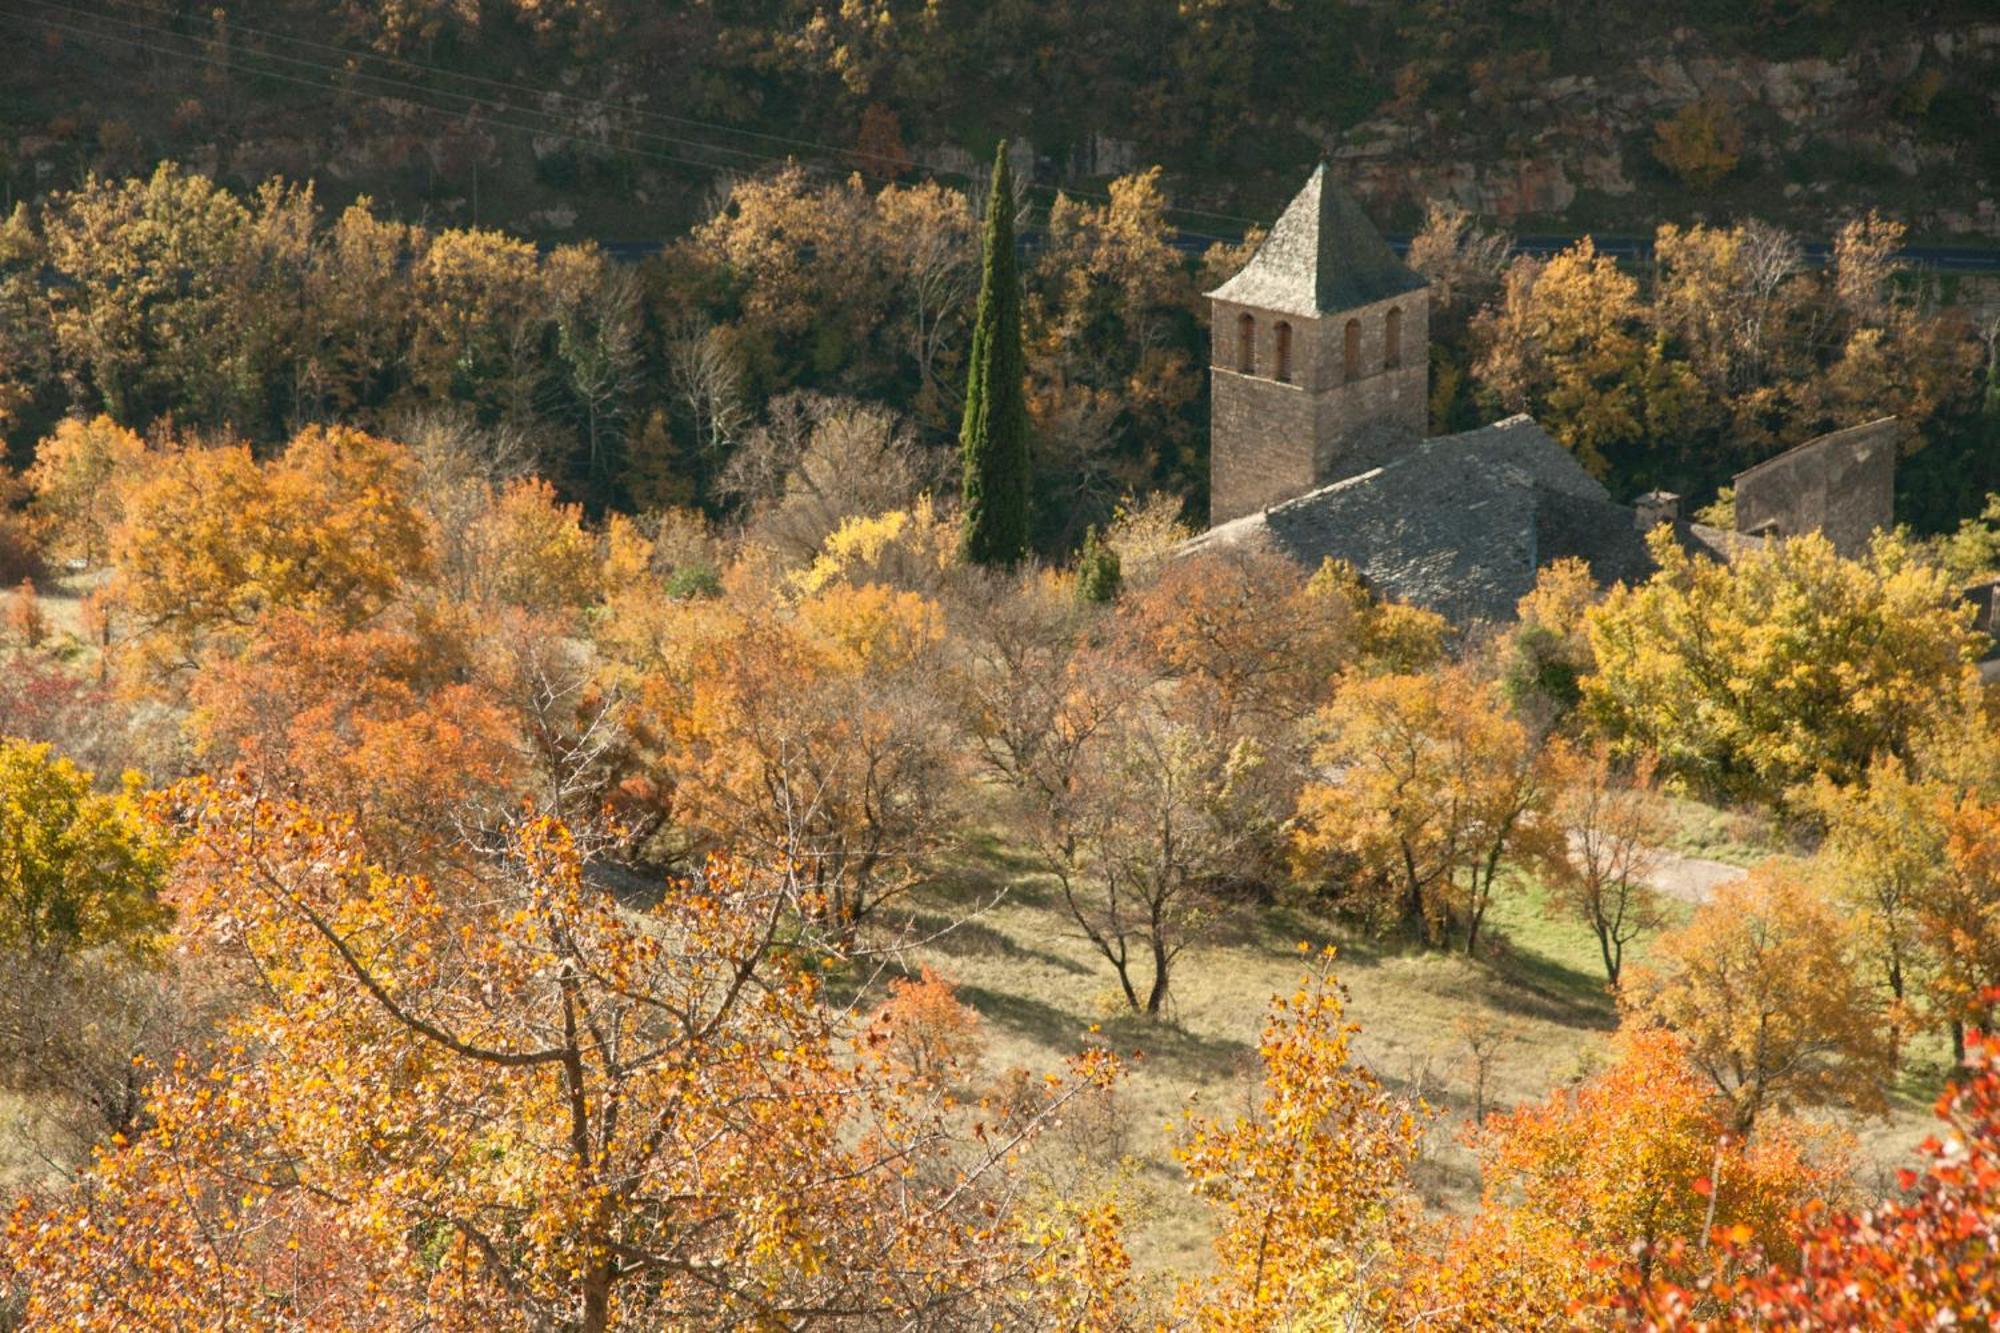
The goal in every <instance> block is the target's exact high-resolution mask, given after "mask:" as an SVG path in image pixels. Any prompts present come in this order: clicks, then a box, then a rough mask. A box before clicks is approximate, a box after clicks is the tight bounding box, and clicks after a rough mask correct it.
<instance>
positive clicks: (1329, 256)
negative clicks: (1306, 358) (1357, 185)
mask: <svg viewBox="0 0 2000 1333" xmlns="http://www.w3.org/2000/svg"><path fill="white" fill-rule="evenodd" d="M1422 286H1424V280H1423V279H1422V278H1421V277H1419V276H1418V275H1417V274H1416V273H1414V272H1412V271H1411V270H1410V269H1409V268H1408V267H1407V266H1406V265H1404V263H1403V261H1402V260H1400V259H1398V258H1396V252H1395V251H1394V250H1391V249H1390V248H1389V243H1388V242H1387V241H1385V240H1383V239H1382V233H1380V232H1378V231H1376V230H1375V225H1374V224H1373V223H1371V222H1370V221H1369V220H1368V215H1367V214H1366V213H1363V212H1362V211H1361V205H1360V204H1358V203H1356V202H1355V201H1354V197H1353V196H1352V195H1350V194H1348V193H1347V191H1345V190H1343V189H1341V188H1340V186H1339V185H1337V184H1335V183H1334V182H1333V181H1332V180H1329V179H1328V178H1327V173H1326V164H1325V163H1323V162H1322V163H1321V164H1320V165H1319V167H1318V168H1317V169H1316V170H1315V171H1314V172H1313V174H1312V179H1310V180H1308V181H1307V182H1306V184H1305V188H1304V189H1302V190H1300V191H1299V192H1298V195H1297V196H1296V197H1295V198H1294V199H1293V200H1292V202H1291V203H1290V204H1289V205H1287V206H1286V208H1285V211H1284V213H1283V215H1282V216H1280V217H1279V218H1278V220H1277V222H1276V223H1275V224H1273V225H1272V227H1271V234H1270V235H1269V236H1266V237H1265V238H1264V243H1263V244H1262V245H1260V246H1258V247H1257V253H1256V254H1254V255H1252V256H1251V257H1250V262H1249V263H1247V264H1245V265H1244V266H1243V267H1242V269H1241V270H1239V271H1238V272H1237V274H1236V276H1235V277H1233V278H1231V279H1230V280H1229V281H1227V282H1225V283H1223V284H1222V285H1221V286H1220V287H1217V288H1216V289H1215V290H1214V291H1212V292H1210V293H1209V295H1210V296H1211V297H1214V298H1215V299H1217V300H1220V301H1234V302H1236V303H1238V304H1239V305H1247V306H1254V307H1256V308H1257V309H1260V310H1272V311H1276V312H1278V313H1280V314H1286V315H1302V316H1305V317H1308V318H1312V317H1317V316H1319V315H1325V314H1331V313H1333V312H1336V311H1341V310H1353V309H1355V308H1356V307H1358V306H1364V305H1370V304H1372V303H1374V302H1376V301H1386V300H1388V299H1389V298H1390V297H1392V296H1400V295H1402V294H1403V293H1404V292H1412V291H1416V290H1417V289H1418V288H1420V287H1422Z"/></svg>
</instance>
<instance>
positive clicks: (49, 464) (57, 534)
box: [22, 415, 146, 565]
mask: <svg viewBox="0 0 2000 1333" xmlns="http://www.w3.org/2000/svg"><path fill="white" fill-rule="evenodd" d="M145 459H146V446H145V443H144V441H142V440H140V438H139V437H138V436H137V435H134V434H133V433H132V432H131V431H129V430H126V429H125V428H124V427H123V426H120V425H119V424H118V423H117V422H115V421H113V420H112V419H111V418H110V417H108V416H102V415H100V416H98V417H96V418H95V419H93V420H90V421H85V420H83V419H82V418H80V417H70V418H67V419H66V420H64V421H63V423H62V424H61V425H59V426H57V427H56V429H55V432H54V433H53V434H51V435H49V436H48V437H47V438H45V439H44V440H43V441H42V442H41V443H40V444H38V445H36V446H35V464H34V466H33V467H31V468H29V469H28V471H27V474H26V475H25V476H24V477H23V478H22V479H23V480H24V481H26V482H27V484H28V487H29V489H30V490H31V491H33V492H34V507H35V509H36V511H37V512H38V513H39V514H40V515H41V516H42V517H43V519H44V520H45V521H46V522H47V523H48V524H49V526H50V529H51V532H50V535H51V537H52V539H53V540H52V546H53V548H54V549H55V551H56V552H57V553H58V554H63V555H74V556H76V557H78V558H80V559H82V560H83V561H84V562H85V563H87V564H91V565H95V564H97V563H99V562H100V561H102V560H103V559H104V557H105V555H106V553H107V552H108V550H109V547H110V539H111V533H112V531H113V530H114V529H115V528H117V526H118V524H119V521H120V519H121V518H122V516H123V512H124V508H123V495H124V491H125V488H127V487H129V486H132V485H134V484H136V483H137V482H138V480H139V479H140V474H141V469H142V467H143V465H144V462H145Z"/></svg>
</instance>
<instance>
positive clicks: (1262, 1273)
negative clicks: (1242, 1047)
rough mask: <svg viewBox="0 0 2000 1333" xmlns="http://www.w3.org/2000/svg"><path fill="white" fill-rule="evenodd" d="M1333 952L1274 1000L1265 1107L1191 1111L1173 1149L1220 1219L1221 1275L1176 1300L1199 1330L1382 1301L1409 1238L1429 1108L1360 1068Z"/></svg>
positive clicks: (1191, 1281)
mask: <svg viewBox="0 0 2000 1333" xmlns="http://www.w3.org/2000/svg"><path fill="white" fill-rule="evenodd" d="M1332 956H1333V951H1332V950H1331V949H1329V950H1327V951H1326V952H1325V953H1324V954H1323V955H1322V956H1321V958H1320V959H1319V961H1318V962H1317V963H1316V964H1315V965H1314V966H1313V967H1312V968H1311V970H1309V971H1308V973H1307V974H1306V976H1305V977H1304V978H1303V979H1302V980H1301V982H1300V984H1299V986H1298V988H1297V989H1296V990H1295V991H1293V993H1292V994H1290V995H1281V996H1278V997H1276V998H1274V999H1273V1000H1272V1003H1271V1010H1270V1016H1269V1018H1268V1020H1267V1021H1266V1023H1265V1025H1264V1032H1263V1037H1262V1039H1261V1040H1260V1041H1259V1043H1258V1048H1257V1052H1258V1055H1259V1057H1260V1058H1261V1059H1262V1061H1263V1065H1264V1077H1263V1086H1262V1087H1261V1089H1259V1096H1258V1103H1257V1107H1256V1110H1255V1112H1254V1113H1253V1114H1248V1115H1243V1116H1240V1117H1237V1118H1235V1119H1233V1120H1226V1121H1225V1120H1216V1119H1209V1118H1206V1117H1195V1116H1190V1117H1189V1119H1188V1123H1187V1126H1186V1130H1185V1137H1184V1139H1183V1141H1182V1142H1181V1144H1180V1145H1179V1146H1178V1147H1177V1148H1176V1149H1175V1152H1174V1155H1175V1157H1176V1159H1177V1160H1179V1162H1180V1163H1181V1166H1182V1167H1183V1169H1185V1170H1186V1171H1187V1173H1188V1177H1189V1179H1190V1181H1191V1183H1192V1185H1193V1188H1194V1193H1195V1196H1196V1197H1197V1198H1200V1199H1201V1200H1203V1201H1204V1202H1205V1203H1207V1204H1209V1205H1210V1207H1211V1208H1213V1209H1215V1211H1216V1213H1217V1214H1218V1217H1217V1221H1218V1224H1219V1229H1218V1234H1217V1236H1216V1240H1215V1251H1216V1258H1217V1260H1218V1264H1217V1269H1216V1272H1215V1273H1214V1274H1213V1275H1212V1276H1209V1277H1200V1278H1187V1279H1184V1280H1183V1281H1182V1282H1181V1284H1180V1291H1179V1296H1178V1300H1177V1305H1178V1307H1179V1310H1180V1312H1181V1313H1182V1314H1183V1316H1185V1317H1186V1318H1187V1319H1188V1320H1189V1322H1190V1323H1192V1325H1193V1326H1194V1327H1196V1328H1200V1329H1209V1330H1241V1331H1242V1333H1250V1331H1251V1330H1257V1329H1268V1328H1276V1327H1287V1326H1290V1325H1291V1324H1292V1323H1293V1322H1294V1321H1299V1320H1302V1319H1304V1318H1305V1317H1307V1316H1309V1315H1310V1314H1312V1313H1313V1312H1315V1311H1339V1312H1341V1314H1342V1316H1343V1317H1344V1318H1349V1319H1353V1318H1357V1317H1366V1316H1367V1315H1368V1314H1370V1313H1371V1312H1374V1311H1378V1310H1379V1309H1380V1308H1381V1306H1382V1305H1384V1304H1386V1300H1387V1295H1388V1290H1389V1285H1390V1284H1389V1283H1388V1282H1387V1281H1384V1280H1381V1278H1380V1276H1379V1275H1378V1272H1377V1270H1378V1269H1379V1267H1380V1266H1381V1264H1382V1262H1383V1259H1384V1256H1385V1251H1389V1250H1391V1249H1393V1247H1394V1246H1395V1245H1396V1244H1397V1243H1398V1242H1399V1241H1401V1240H1404V1239H1406V1238H1407V1236H1408V1234H1409V1227H1410V1223H1411V1215H1410V1212H1409V1196H1408V1190H1409V1179H1408V1172H1409V1168H1410V1164H1411V1163H1412V1162H1413V1161H1414V1160H1415V1159H1416V1155H1417V1148H1418V1142H1419V1139H1420V1137H1421V1134H1422V1121H1423V1119H1424V1117H1425V1116H1426V1114H1427V1108H1425V1107H1423V1106H1422V1105H1421V1104H1419V1105H1415V1106H1411V1105H1407V1104H1399V1103H1398V1102H1397V1100H1396V1099H1394V1098H1392V1097H1391V1096H1390V1095H1389V1094H1388V1093H1387V1092H1386V1091H1384V1089H1383V1088H1382V1086H1381V1084H1380V1083H1378V1082H1377V1081H1376V1079H1375V1077H1374V1076H1373V1075H1372V1074H1370V1073H1369V1072H1368V1070H1367V1069H1365V1068H1363V1067H1361V1066H1359V1065H1356V1064H1354V1063H1353V1062H1352V1059H1351V1057H1350V1052H1349V1043H1350V1041H1351V1039H1352V1037H1353V1035H1354V1033H1355V1031H1356V1029H1355V1027H1354V1026H1353V1025H1352V1024H1350V1023H1348V1022H1346V1021H1345V1019H1344V1016H1343V1006H1344V1001H1343V995H1342V992H1341V989H1340V986H1339V984H1338V982H1336V981H1335V979H1334V977H1333V974H1332V970H1331V964H1332Z"/></svg>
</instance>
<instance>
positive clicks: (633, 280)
mask: <svg viewBox="0 0 2000 1333" xmlns="http://www.w3.org/2000/svg"><path fill="white" fill-rule="evenodd" d="M544 269H545V272H544V275H543V285H544V288H545V290H546V291H547V293H548V295H547V298H546V299H547V301H548V303H549V306H550V308H551V317H550V324H551V326H552V327H553V329H554V333H555V358H554V360H555V366H556V370H557V376H556V378H557V380H558V382H559V385H560V392H561V397H562V411H563V412H564V414H565V415H567V416H568V417H569V418H570V419H571V420H572V421H573V422H574V423H575V425H576V428H577V431H578V433H579V434H580V436H581V438H582V444H583V461H582V468H581V471H582V473H583V476H584V479H585V482H586V484H587V485H589V486H590V487H591V488H592V489H593V491H594V492H595V493H596V494H598V495H604V494H606V492H607V489H608V487H609V486H610V484H611V480H612V478H613V477H614V476H615V475H616V474H617V472H618V471H619V464H620V462H621V458H620V453H621V448H622V445H623V441H624V438H625V434H626V428H627V425H628V422H629V418H630V416H631V412H632V404H633V400H634V398H635V397H636V395H637V393H638V390H639V386H640V371H641V365H640V358H641V348H640V334H641V332H642V329H641V322H640V309H639V280H638V278H637V277H635V276H634V275H633V273H632V272H631V270H630V269H629V268H627V267H625V266H624V265H621V264H617V263H614V262H613V261H611V260H610V259H608V258H606V257H605V255H604V254H603V252H601V251H600V250H598V249H597V247H595V246H594V245H581V246H564V247H563V248H562V249H559V250H557V251H556V252H555V253H553V254H551V255H550V256H549V257H548V259H547V260H546V261H544Z"/></svg>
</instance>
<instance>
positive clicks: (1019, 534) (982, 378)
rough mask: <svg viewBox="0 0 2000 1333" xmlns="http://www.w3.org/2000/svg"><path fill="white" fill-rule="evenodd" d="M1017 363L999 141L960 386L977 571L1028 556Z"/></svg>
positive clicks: (1024, 433)
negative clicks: (967, 365)
mask: <svg viewBox="0 0 2000 1333" xmlns="http://www.w3.org/2000/svg"><path fill="white" fill-rule="evenodd" d="M1024 379H1025V365H1024V363H1023V360H1022V355H1021V277H1020V273H1019V271H1018V268H1017V264H1016V259H1015V255H1014V178H1013V175H1012V173H1011V172H1009V171H1008V169H1007V145H1006V142H1005V141H1004V140H1003V141H1002V142H1001V144H1000V149H999V152H998V153H997V154H996V155H995V157H994V160H993V190H992V193H991V194H990V195H989V196H988V198H987V200H986V262H985V268H984V271H983V272H982V274H981V277H980V284H979V312H978V314H977V316H976V317H975V319H974V322H973V327H972V365H971V370H970V372H969V374H968V375H967V377H966V382H965V424H964V425H963V426H961V427H960V428H959V433H958V440H959V449H960V451H961V452H962V454H963V456H964V460H965V490H964V496H965V530H964V535H963V537H962V539H961V542H960V550H961V552H962V554H963V555H964V556H965V558H966V559H967V560H969V561H971V562H973V563H974V564H980V565H1011V564H1013V563H1014V562H1016V561H1018V560H1019V559H1020V558H1021V557H1022V556H1024V555H1026V554H1027V551H1028V487H1029V478H1028V401H1027V391H1026V387H1025V385H1024V382H1023V381H1024Z"/></svg>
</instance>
